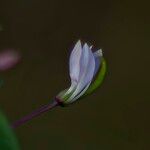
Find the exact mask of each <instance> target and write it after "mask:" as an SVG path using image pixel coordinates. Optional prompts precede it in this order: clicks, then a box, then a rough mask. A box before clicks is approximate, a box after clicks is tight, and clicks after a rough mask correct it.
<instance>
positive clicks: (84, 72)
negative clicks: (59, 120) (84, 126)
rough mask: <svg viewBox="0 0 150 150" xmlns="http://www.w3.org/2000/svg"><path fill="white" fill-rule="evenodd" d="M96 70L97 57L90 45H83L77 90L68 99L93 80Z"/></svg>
mask: <svg viewBox="0 0 150 150" xmlns="http://www.w3.org/2000/svg"><path fill="white" fill-rule="evenodd" d="M94 70H95V59H94V56H93V53H92V51H91V49H90V48H89V46H88V45H87V44H85V45H84V46H83V50H82V55H81V62H80V74H79V81H78V85H77V88H76V90H75V91H74V93H73V94H72V95H71V97H70V98H69V99H68V100H72V99H73V98H74V97H75V96H76V95H77V94H78V93H80V92H81V91H82V90H83V88H84V87H85V86H86V85H87V84H88V83H90V82H91V80H92V79H93V75H94Z"/></svg>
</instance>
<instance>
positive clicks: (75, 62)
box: [69, 40, 82, 83]
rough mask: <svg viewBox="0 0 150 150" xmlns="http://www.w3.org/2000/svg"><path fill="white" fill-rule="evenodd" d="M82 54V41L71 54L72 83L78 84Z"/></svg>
mask: <svg viewBox="0 0 150 150" xmlns="http://www.w3.org/2000/svg"><path fill="white" fill-rule="evenodd" d="M81 54H82V47H81V42H80V40H79V41H78V42H77V43H76V45H75V47H74V49H73V50H72V52H71V55H70V60H69V69H70V78H71V82H76V83H77V82H78V80H79V73H80V58H81Z"/></svg>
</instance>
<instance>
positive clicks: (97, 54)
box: [93, 49, 103, 75]
mask: <svg viewBox="0 0 150 150" xmlns="http://www.w3.org/2000/svg"><path fill="white" fill-rule="evenodd" d="M93 55H94V58H95V71H94V75H96V73H97V71H98V69H99V67H100V64H101V57H102V56H103V54H102V49H99V50H97V51H96V52H94V53H93Z"/></svg>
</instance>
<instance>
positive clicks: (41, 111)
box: [11, 100, 59, 128]
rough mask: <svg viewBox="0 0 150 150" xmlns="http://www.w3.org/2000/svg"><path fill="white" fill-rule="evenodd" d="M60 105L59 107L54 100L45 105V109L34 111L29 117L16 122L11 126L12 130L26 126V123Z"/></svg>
mask: <svg viewBox="0 0 150 150" xmlns="http://www.w3.org/2000/svg"><path fill="white" fill-rule="evenodd" d="M58 105H59V103H58V102H57V101H56V100H54V101H53V102H52V103H50V104H47V105H45V106H43V107H41V108H39V109H37V110H35V111H33V112H32V113H31V114H29V115H27V116H25V117H23V118H21V119H19V120H17V121H16V122H14V123H13V124H12V125H11V127H12V128H17V127H19V126H20V125H22V124H25V123H26V122H28V121H29V120H31V119H33V118H35V117H37V116H39V115H41V114H43V113H44V112H47V111H49V110H51V109H52V108H55V107H56V106H58Z"/></svg>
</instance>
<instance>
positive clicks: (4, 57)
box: [0, 49, 21, 71]
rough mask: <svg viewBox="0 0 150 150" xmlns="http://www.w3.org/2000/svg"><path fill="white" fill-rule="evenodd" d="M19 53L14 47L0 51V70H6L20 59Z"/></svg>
mask: <svg viewBox="0 0 150 150" xmlns="http://www.w3.org/2000/svg"><path fill="white" fill-rule="evenodd" d="M20 58H21V57H20V54H19V53H18V52H17V51H15V50H14V49H6V50H3V51H2V52H0V71H7V70H9V69H11V68H13V67H14V66H16V64H17V63H18V62H19V61H20Z"/></svg>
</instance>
